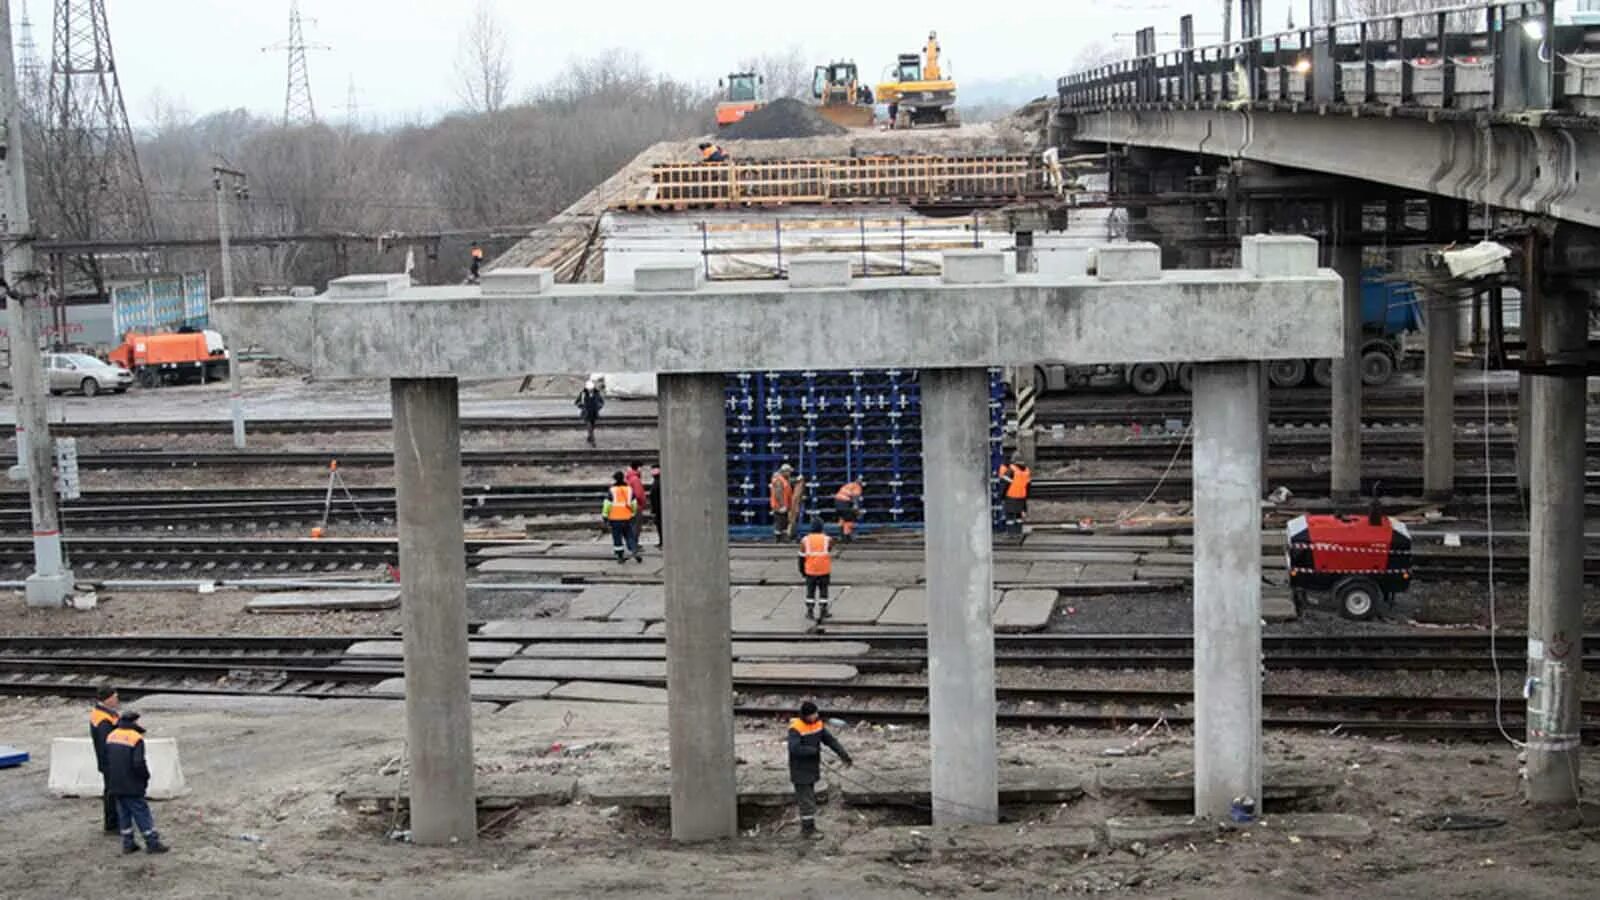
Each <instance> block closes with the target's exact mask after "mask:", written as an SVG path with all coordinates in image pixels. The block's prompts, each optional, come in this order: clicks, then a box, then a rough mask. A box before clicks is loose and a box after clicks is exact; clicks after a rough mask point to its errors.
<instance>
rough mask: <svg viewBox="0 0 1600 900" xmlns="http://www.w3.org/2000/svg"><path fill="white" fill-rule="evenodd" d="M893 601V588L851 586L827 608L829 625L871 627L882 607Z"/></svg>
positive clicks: (839, 593) (881, 612) (880, 613)
mask: <svg viewBox="0 0 1600 900" xmlns="http://www.w3.org/2000/svg"><path fill="white" fill-rule="evenodd" d="M892 599H894V588H891V587H884V586H881V585H853V586H851V587H847V588H844V589H843V590H841V591H839V592H838V596H837V597H835V598H834V601H833V603H832V604H830V605H829V607H828V624H830V625H871V624H872V623H874V622H876V621H878V617H879V616H881V615H882V614H883V609H884V607H886V606H888V605H889V601H890V600H892Z"/></svg>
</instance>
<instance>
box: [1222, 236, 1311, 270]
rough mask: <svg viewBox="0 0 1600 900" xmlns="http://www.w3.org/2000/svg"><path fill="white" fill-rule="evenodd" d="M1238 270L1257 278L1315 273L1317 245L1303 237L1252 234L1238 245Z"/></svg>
mask: <svg viewBox="0 0 1600 900" xmlns="http://www.w3.org/2000/svg"><path fill="white" fill-rule="evenodd" d="M1239 262H1240V266H1241V267H1242V268H1243V269H1244V270H1245V271H1246V272H1248V273H1250V274H1251V275H1254V276H1255V277H1257V278H1282V277H1284V276H1290V275H1315V274H1316V273H1317V241H1316V239H1315V238H1309V237H1306V236H1304V235H1294V234H1251V235H1246V236H1245V238H1244V240H1243V241H1241V242H1240V244H1239Z"/></svg>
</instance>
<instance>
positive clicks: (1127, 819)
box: [1106, 813, 1373, 848]
mask: <svg viewBox="0 0 1600 900" xmlns="http://www.w3.org/2000/svg"><path fill="white" fill-rule="evenodd" d="M1245 831H1248V832H1249V834H1250V836H1251V837H1252V838H1254V839H1266V840H1271V839H1274V838H1278V839H1282V840H1285V841H1288V840H1290V839H1291V838H1293V839H1299V840H1321V841H1328V842H1332V843H1340V844H1365V843H1367V842H1369V841H1371V840H1372V838H1373V833H1372V826H1371V825H1369V824H1368V823H1367V822H1366V820H1365V819H1362V818H1360V817H1358V816H1351V815H1344V814H1339V813H1294V814H1285V815H1269V816H1266V817H1265V818H1263V819H1261V820H1260V821H1259V822H1256V823H1254V824H1250V825H1235V824H1233V823H1231V822H1229V823H1221V824H1219V823H1217V822H1213V821H1210V820H1207V819H1197V818H1195V817H1193V816H1117V817H1114V818H1110V819H1107V820H1106V839H1107V841H1108V843H1110V845H1111V846H1112V847H1114V848H1116V847H1127V846H1130V845H1132V844H1135V843H1143V844H1146V845H1152V846H1153V845H1156V844H1164V843H1170V842H1173V841H1194V840H1203V839H1205V838H1209V837H1211V836H1213V835H1216V834H1218V833H1222V832H1245Z"/></svg>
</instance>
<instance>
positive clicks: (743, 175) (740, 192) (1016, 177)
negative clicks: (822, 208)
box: [611, 155, 1050, 210]
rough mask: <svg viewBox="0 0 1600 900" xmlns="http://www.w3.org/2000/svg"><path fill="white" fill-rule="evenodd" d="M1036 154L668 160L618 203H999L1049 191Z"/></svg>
mask: <svg viewBox="0 0 1600 900" xmlns="http://www.w3.org/2000/svg"><path fill="white" fill-rule="evenodd" d="M1049 193H1050V186H1049V183H1048V179H1047V172H1046V170H1045V167H1044V165H1043V164H1042V163H1041V162H1040V161H1039V158H1038V157H1037V156H1025V155H1018V156H976V157H947V156H905V157H895V156H866V157H854V158H848V159H778V160H734V161H730V162H724V163H709V164H706V163H666V164H662V165H657V166H653V167H651V169H650V187H649V191H648V195H647V196H644V197H633V198H629V199H626V200H621V201H618V202H616V203H613V204H612V207H611V208H613V209H624V210H628V209H715V208H731V207H741V206H788V205H795V204H808V205H844V204H856V205H862V204H892V203H900V204H906V203H909V204H914V205H951V206H971V207H980V206H1000V205H1004V204H1006V203H1010V202H1015V201H1018V200H1023V199H1027V198H1030V197H1040V196H1047V195H1049Z"/></svg>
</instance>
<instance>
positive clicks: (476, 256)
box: [467, 244, 483, 284]
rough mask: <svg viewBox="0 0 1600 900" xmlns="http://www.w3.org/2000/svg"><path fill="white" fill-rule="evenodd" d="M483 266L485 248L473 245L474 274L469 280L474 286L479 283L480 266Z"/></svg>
mask: <svg viewBox="0 0 1600 900" xmlns="http://www.w3.org/2000/svg"><path fill="white" fill-rule="evenodd" d="M482 265H483V248H482V247H480V246H478V245H477V244H473V245H472V274H471V276H469V277H468V279H467V280H468V281H469V282H471V283H472V284H477V283H478V268H479V267H480V266H482Z"/></svg>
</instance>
